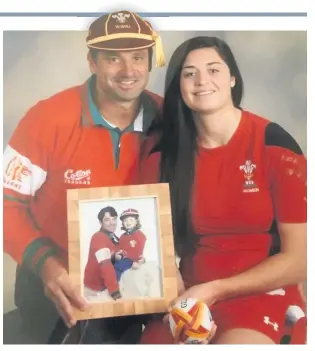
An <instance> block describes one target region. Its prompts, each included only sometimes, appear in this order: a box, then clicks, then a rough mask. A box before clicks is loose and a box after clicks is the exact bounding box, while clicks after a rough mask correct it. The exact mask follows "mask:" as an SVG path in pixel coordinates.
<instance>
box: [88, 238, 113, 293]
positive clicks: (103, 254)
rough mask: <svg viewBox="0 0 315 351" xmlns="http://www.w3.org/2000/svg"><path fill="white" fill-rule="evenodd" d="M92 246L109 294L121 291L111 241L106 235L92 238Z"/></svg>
mask: <svg viewBox="0 0 315 351" xmlns="http://www.w3.org/2000/svg"><path fill="white" fill-rule="evenodd" d="M91 246H92V248H93V252H94V255H95V258H96V260H97V262H98V264H99V265H100V267H101V272H102V278H103V282H104V285H105V286H106V288H107V290H108V292H109V293H110V294H113V293H115V292H117V291H119V285H118V282H117V277H116V272H115V268H114V265H113V263H112V255H113V254H114V252H113V251H112V250H111V245H110V239H109V238H107V237H106V236H105V235H104V234H102V235H96V236H94V237H93V238H92V242H91Z"/></svg>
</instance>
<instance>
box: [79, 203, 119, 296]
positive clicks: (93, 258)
mask: <svg viewBox="0 0 315 351" xmlns="http://www.w3.org/2000/svg"><path fill="white" fill-rule="evenodd" d="M117 216H118V214H117V212H116V210H115V209H114V208H113V207H111V206H107V207H104V208H102V209H101V211H100V212H99V213H98V216H97V217H98V220H99V222H100V225H101V228H100V230H99V231H98V232H96V233H95V234H94V235H93V236H92V238H91V242H90V249H89V256H88V261H87V264H86V267H85V271H84V296H85V297H86V298H87V299H89V298H91V299H92V300H93V298H95V297H99V296H100V295H102V296H104V297H105V296H106V295H105V294H104V293H105V292H106V293H108V295H109V296H110V297H112V298H113V299H114V300H117V299H119V298H121V293H120V291H119V284H118V279H117V275H116V272H115V267H114V264H113V261H114V256H115V253H116V251H117V248H118V243H119V238H118V237H117V236H116V234H115V231H116V229H117Z"/></svg>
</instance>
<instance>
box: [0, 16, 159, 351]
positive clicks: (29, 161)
mask: <svg viewBox="0 0 315 351" xmlns="http://www.w3.org/2000/svg"><path fill="white" fill-rule="evenodd" d="M86 41H87V46H88V50H89V51H88V63H89V68H90V71H91V73H92V74H91V77H90V78H89V79H87V80H86V82H84V83H83V84H82V85H80V86H75V87H70V88H67V89H65V90H63V91H60V92H57V93H56V94H55V95H53V96H51V97H48V98H45V99H43V100H41V101H39V102H38V103H36V104H35V105H34V106H32V107H31V108H30V109H29V110H28V111H27V113H26V114H25V116H23V118H22V119H21V120H20V123H19V124H18V126H17V128H16V130H15V132H14V134H13V136H12V137H11V139H10V140H9V143H8V145H7V147H6V149H5V151H4V167H3V168H4V176H3V192H4V212H3V213H4V252H5V253H7V254H9V255H10V256H11V257H12V258H13V259H14V260H15V261H16V262H17V264H18V268H17V272H16V285H15V304H16V306H17V308H18V310H19V313H20V316H21V319H22V321H23V325H24V327H25V328H27V330H28V335H29V339H30V340H31V343H35V344H36V343H41V344H46V343H47V342H48V340H49V338H50V335H51V333H52V331H53V330H54V328H55V325H56V323H57V322H58V321H59V320H60V319H59V318H60V317H61V318H62V320H63V322H64V324H65V326H66V327H68V328H72V327H74V326H75V325H76V324H77V320H76V318H75V316H74V313H73V306H74V307H76V308H78V309H81V310H86V309H87V308H88V305H87V302H86V301H85V300H84V298H83V297H82V296H81V294H80V292H79V291H78V290H77V289H76V288H75V287H74V286H73V283H72V281H71V280H70V278H69V275H68V237H67V203H66V193H67V190H68V189H73V188H76V189H78V188H89V187H103V186H118V185H125V184H128V183H129V182H130V177H131V175H130V173H131V170H132V168H133V165H134V163H135V162H136V161H137V159H138V156H139V152H140V147H141V143H140V141H141V136H142V135H143V133H144V132H146V131H147V129H148V128H149V126H150V125H151V123H152V121H153V120H154V119H155V118H157V115H158V114H159V113H158V111H159V109H160V103H161V100H162V99H161V98H160V97H159V96H157V95H155V94H153V93H151V92H149V91H147V90H146V86H147V83H148V80H149V73H150V71H151V68H152V61H153V59H152V58H153V47H154V46H156V55H155V56H156V63H157V66H163V65H164V57H163V52H162V47H161V45H160V44H161V43H160V38H159V36H158V35H157V34H156V33H155V31H154V30H153V28H152V26H151V24H150V23H149V22H148V21H145V20H144V19H142V18H141V17H140V16H138V15H136V14H134V13H131V12H129V11H119V12H115V13H111V14H108V15H104V16H102V17H100V18H98V19H96V20H95V21H94V22H93V23H92V24H91V25H90V28H89V33H88V36H87V39H86ZM156 44H159V45H156ZM56 49H58V48H56ZM92 322H93V321H92ZM111 322H112V323H114V327H113V328H112V329H113V330H115V336H113V339H115V340H118V339H120V338H121V335H122V334H123V333H124V332H125V330H126V328H127V327H129V326H130V325H137V328H138V329H137V332H136V333H135V332H133V336H134V340H136V339H137V333H138V334H139V333H141V330H142V321H139V322H137V320H136V317H129V318H119V319H118V318H113V319H107V320H106V323H107V326H109V325H110V323H111ZM90 324H91V325H92V324H93V323H90ZM102 328H103V327H102ZM92 334H93V333H92ZM104 338H105V339H106V338H107V337H104ZM30 340H27V341H25V342H30ZM103 341H104V340H103V339H100V340H95V337H93V336H92V337H91V339H90V340H88V338H86V339H85V340H84V341H83V343H102V342H103ZM107 341H108V338H107ZM54 342H56V341H55V340H54ZM125 342H127V343H129V342H130V340H125ZM21 343H23V341H22V342H21Z"/></svg>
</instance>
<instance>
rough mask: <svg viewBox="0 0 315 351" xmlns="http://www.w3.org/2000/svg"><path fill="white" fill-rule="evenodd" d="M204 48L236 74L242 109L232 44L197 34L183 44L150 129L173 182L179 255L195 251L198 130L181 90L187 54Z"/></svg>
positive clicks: (164, 174)
mask: <svg viewBox="0 0 315 351" xmlns="http://www.w3.org/2000/svg"><path fill="white" fill-rule="evenodd" d="M200 48H215V49H216V50H217V52H218V54H219V55H220V56H221V58H222V59H223V60H224V61H225V62H226V64H227V65H228V67H229V69H230V73H231V76H234V77H235V86H234V88H233V89H232V99H233V103H234V106H236V107H239V108H240V103H241V100H242V96H243V80H242V77H241V74H240V71H239V68H238V66H237V63H236V60H235V58H234V56H233V54H232V51H231V49H230V47H229V46H228V45H227V44H226V43H225V42H224V41H222V40H220V39H218V38H215V37H196V38H192V39H189V40H187V41H185V42H184V43H182V44H181V45H180V46H179V47H178V48H177V49H176V50H175V52H174V53H173V55H172V57H171V60H170V63H169V66H168V69H167V73H166V80H165V96H164V105H163V112H162V114H163V115H162V118H161V120H160V122H159V123H158V124H156V125H153V126H152V128H151V129H150V131H149V134H151V133H159V134H160V135H161V138H160V139H159V143H158V145H156V146H155V147H154V149H153V150H152V151H151V152H152V153H153V152H155V151H158V152H161V164H160V181H161V182H166V183H169V185H170V193H171V202H172V216H173V230H174V241H175V250H176V252H177V254H178V255H179V256H183V255H187V254H188V255H190V254H193V253H194V250H195V244H196V242H195V238H196V235H194V234H195V233H194V230H193V225H192V219H191V198H192V196H191V195H192V189H193V184H194V177H195V157H196V153H197V131H196V126H195V123H194V118H193V114H192V111H191V110H190V109H189V108H188V107H187V106H186V104H185V103H184V101H183V99H182V96H181V92H180V75H181V70H182V66H183V63H184V61H185V59H186V57H187V55H188V54H189V53H190V52H191V51H192V50H196V49H200Z"/></svg>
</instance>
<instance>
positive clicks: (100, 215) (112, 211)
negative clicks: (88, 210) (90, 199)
mask: <svg viewBox="0 0 315 351" xmlns="http://www.w3.org/2000/svg"><path fill="white" fill-rule="evenodd" d="M106 212H108V213H109V214H110V215H111V217H117V216H118V214H117V212H116V210H115V209H114V207H111V206H107V207H104V208H102V209H101V210H100V212H99V213H98V215H97V218H98V220H99V221H100V222H102V221H103V218H104V216H105V213H106Z"/></svg>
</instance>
